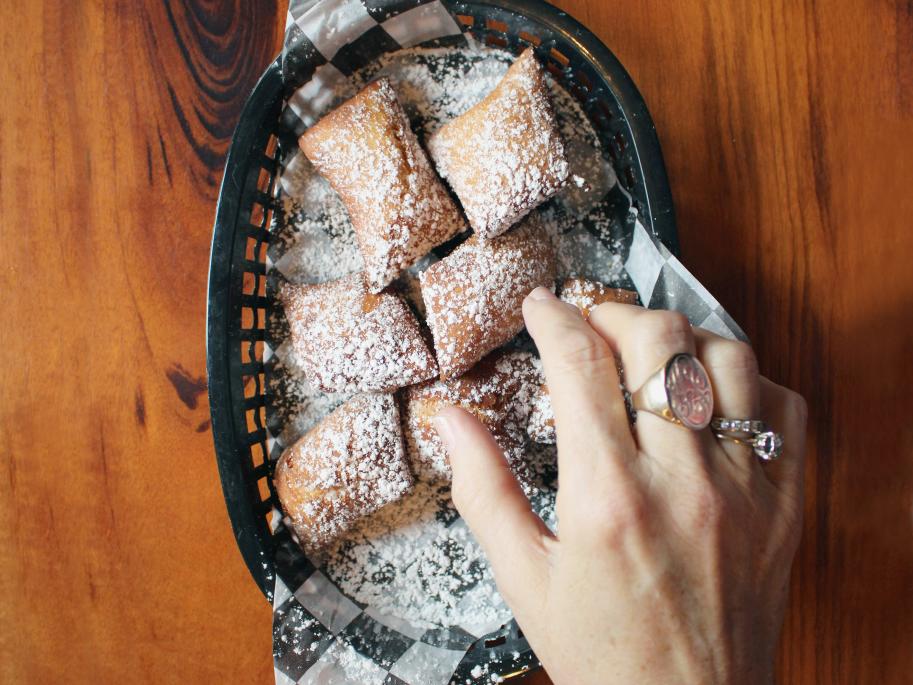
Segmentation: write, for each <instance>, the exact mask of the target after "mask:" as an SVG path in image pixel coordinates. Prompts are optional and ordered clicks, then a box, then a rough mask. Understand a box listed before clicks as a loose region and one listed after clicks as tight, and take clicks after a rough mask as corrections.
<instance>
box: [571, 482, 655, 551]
mask: <svg viewBox="0 0 913 685" xmlns="http://www.w3.org/2000/svg"><path fill="white" fill-rule="evenodd" d="M587 509H588V511H587V512H586V514H585V515H586V516H587V518H589V519H590V521H591V523H590V525H594V527H595V530H596V531H597V533H598V535H599V537H600V538H601V539H602V540H603V541H605V542H608V544H609V545H611V546H618V545H621V544H622V543H623V542H624V541H625V540H626V539H627V538H628V537H629V536H631V535H633V534H637V533H639V532H642V531H643V530H644V529H645V528H646V526H647V524H648V521H649V517H650V512H649V508H648V506H647V502H646V500H645V498H644V497H643V496H642V495H640V494H637V493H615V494H614V495H613V496H610V497H602V498H599V499H598V500H593V501H592V502H591V506H590V507H588V508H587Z"/></svg>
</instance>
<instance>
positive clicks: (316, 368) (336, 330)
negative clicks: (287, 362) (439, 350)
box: [279, 274, 438, 392]
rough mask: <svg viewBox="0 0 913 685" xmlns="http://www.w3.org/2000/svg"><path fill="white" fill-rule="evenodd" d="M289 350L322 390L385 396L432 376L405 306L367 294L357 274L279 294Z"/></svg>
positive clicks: (430, 360)
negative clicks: (376, 393) (290, 348)
mask: <svg viewBox="0 0 913 685" xmlns="http://www.w3.org/2000/svg"><path fill="white" fill-rule="evenodd" d="M279 299H280V300H281V301H282V303H283V305H284V306H285V314H286V318H287V319H288V322H289V327H290V329H291V342H292V346H293V347H294V349H295V352H296V353H297V355H298V357H299V360H300V363H301V366H302V370H303V372H304V375H305V377H306V378H307V379H308V381H309V382H310V383H311V384H312V385H313V386H314V387H316V388H317V389H319V390H322V391H324V392H387V391H390V390H394V389H396V388H402V387H405V386H407V385H412V384H413V383H420V382H421V381H424V380H428V379H429V378H433V377H434V376H436V375H437V371H438V369H437V363H436V362H435V360H434V356H433V355H432V353H431V350H429V349H428V345H427V344H426V343H425V340H424V338H422V334H421V331H420V330H419V325H418V321H417V320H416V318H415V316H414V315H413V313H412V310H410V309H409V307H408V305H407V304H406V303H405V302H404V301H403V300H402V299H401V298H400V297H399V296H398V295H395V294H393V293H389V292H382V293H379V294H376V295H374V294H371V293H369V292H368V290H367V286H366V284H365V281H364V278H363V276H362V274H351V275H349V276H344V277H342V278H340V279H337V280H335V281H330V282H329V283H321V284H319V285H285V286H283V288H282V290H281V291H280V293H279Z"/></svg>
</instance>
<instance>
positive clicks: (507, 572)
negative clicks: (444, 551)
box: [434, 407, 555, 623]
mask: <svg viewBox="0 0 913 685" xmlns="http://www.w3.org/2000/svg"><path fill="white" fill-rule="evenodd" d="M434 425H435V428H436V429H437V432H438V435H440V437H441V440H442V441H443V443H444V446H445V447H446V448H447V453H448V455H449V456H450V466H451V469H452V470H453V490H452V494H453V503H454V504H455V505H456V508H457V510H458V511H459V512H460V515H461V516H462V517H463V518H464V519H465V521H466V523H467V524H468V525H469V528H470V530H472V533H473V535H475V537H476V539H477V540H478V541H479V544H480V545H481V546H482V549H483V550H484V551H485V554H486V555H487V556H488V560H489V562H490V563H491V567H492V570H493V571H494V575H495V581H496V582H497V584H498V589H499V590H500V591H501V595H502V596H503V597H504V600H505V601H506V602H507V604H508V606H510V608H511V610H512V611H513V612H514V615H516V616H517V619H518V620H519V621H520V622H521V623H522V622H523V618H522V617H523V616H524V615H535V612H534V611H531V610H532V609H533V607H534V605H535V603H536V602H538V601H539V600H540V599H541V597H542V596H543V594H544V593H543V591H544V589H545V585H546V582H547V580H548V560H547V557H548V554H549V552H548V549H549V545H550V543H553V542H555V538H554V536H553V535H552V533H551V531H549V529H548V528H547V527H546V526H545V524H544V523H542V519H540V518H539V517H538V516H536V514H535V513H533V511H532V509H530V504H529V500H528V499H527V497H526V495H525V494H523V490H522V488H521V487H520V484H519V483H518V482H517V479H516V478H515V477H514V474H513V473H511V471H510V467H509V466H508V465H507V460H506V459H505V458H504V454H503V453H502V452H501V448H500V447H498V444H497V443H496V442H495V440H494V438H493V437H492V436H491V433H489V432H488V429H487V428H485V427H484V426H483V425H482V424H481V423H480V422H479V420H478V419H476V418H475V417H474V416H472V415H471V414H469V413H468V412H466V411H464V410H462V409H459V408H457V407H448V408H446V409H444V410H443V411H441V413H440V414H438V415H437V416H436V417H435V418H434Z"/></svg>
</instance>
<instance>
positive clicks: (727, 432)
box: [710, 416, 783, 461]
mask: <svg viewBox="0 0 913 685" xmlns="http://www.w3.org/2000/svg"><path fill="white" fill-rule="evenodd" d="M710 427H711V428H712V429H713V432H714V434H715V435H716V437H717V438H719V439H720V440H728V441H729V442H734V443H735V444H737V445H744V446H745V447H750V448H751V449H752V451H753V452H754V453H755V454H756V455H757V456H758V458H759V459H760V460H761V461H773V460H774V459H778V458H779V457H780V455H781V454H783V436H782V435H781V434H780V433H777V432H776V431H772V430H770V428H768V426H767V424H766V423H764V422H763V421H759V420H757V419H726V418H723V417H719V416H715V417H713V420H712V421H711V422H710Z"/></svg>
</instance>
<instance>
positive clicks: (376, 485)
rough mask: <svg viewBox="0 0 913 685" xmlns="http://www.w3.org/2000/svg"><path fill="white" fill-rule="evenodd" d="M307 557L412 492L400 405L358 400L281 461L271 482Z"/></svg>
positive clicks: (380, 397)
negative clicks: (308, 553)
mask: <svg viewBox="0 0 913 685" xmlns="http://www.w3.org/2000/svg"><path fill="white" fill-rule="evenodd" d="M273 482H274V484H275V486H276V493H277V494H278V495H279V501H280V502H281V503H282V508H283V510H284V511H285V513H286V515H287V516H288V517H289V519H290V520H291V524H292V529H293V530H294V531H295V533H296V534H297V536H298V538H299V540H300V541H301V544H302V547H303V548H304V550H305V551H306V552H310V553H315V552H319V551H321V550H323V549H324V548H326V547H327V546H328V545H329V544H331V543H332V542H333V541H334V540H336V539H337V538H338V537H339V536H340V535H342V534H343V533H345V532H346V531H347V530H348V529H349V528H351V526H352V524H353V523H354V522H355V521H357V520H358V519H360V518H362V517H363V516H367V515H368V514H372V513H374V512H375V511H377V510H378V509H380V508H381V507H383V506H385V505H387V504H390V503H391V502H395V501H396V500H398V499H400V498H401V497H403V495H405V494H407V493H408V492H410V491H411V490H412V487H413V485H414V480H413V478H412V474H411V472H410V471H409V466H408V463H407V461H406V456H405V452H404V450H403V436H402V428H401V426H400V420H399V409H398V408H397V404H396V399H395V398H394V397H393V395H389V394H367V395H357V396H355V397H353V398H352V399H350V400H349V401H348V402H346V403H345V404H343V405H341V406H340V407H339V408H338V409H336V410H335V411H334V412H333V413H331V414H329V415H328V416H327V417H326V418H324V419H323V421H321V422H320V423H319V424H317V425H316V426H315V427H314V428H312V429H311V430H310V431H309V432H308V433H306V434H305V435H304V436H303V437H302V438H301V439H300V440H298V442H296V443H295V444H294V445H292V446H291V447H289V448H288V449H287V450H285V452H283V453H282V456H281V457H280V458H279V463H278V465H277V466H276V475H275V478H274V479H273Z"/></svg>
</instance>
